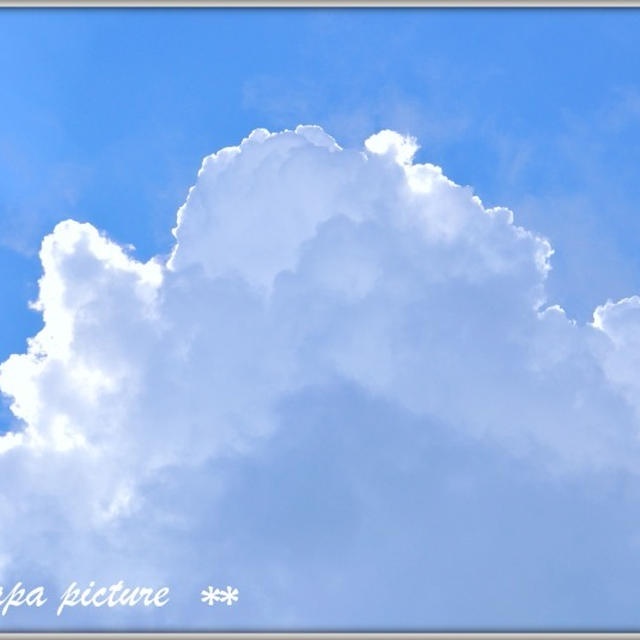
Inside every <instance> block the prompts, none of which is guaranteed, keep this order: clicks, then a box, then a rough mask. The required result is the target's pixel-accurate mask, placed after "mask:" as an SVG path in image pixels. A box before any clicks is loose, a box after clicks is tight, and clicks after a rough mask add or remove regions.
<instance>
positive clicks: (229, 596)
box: [220, 587, 238, 607]
mask: <svg viewBox="0 0 640 640" xmlns="http://www.w3.org/2000/svg"><path fill="white" fill-rule="evenodd" d="M220 601H221V602H226V603H227V606H228V607H230V606H231V605H232V604H233V603H234V602H238V590H237V589H232V588H231V587H227V588H226V589H225V590H224V591H221V592H220Z"/></svg>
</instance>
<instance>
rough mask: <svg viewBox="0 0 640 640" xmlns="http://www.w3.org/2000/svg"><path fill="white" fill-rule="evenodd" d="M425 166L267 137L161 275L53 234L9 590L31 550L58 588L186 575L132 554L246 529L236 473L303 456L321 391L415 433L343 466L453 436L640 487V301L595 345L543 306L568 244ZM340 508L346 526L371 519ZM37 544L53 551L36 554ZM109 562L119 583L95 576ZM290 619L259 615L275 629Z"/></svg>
mask: <svg viewBox="0 0 640 640" xmlns="http://www.w3.org/2000/svg"><path fill="white" fill-rule="evenodd" d="M417 148H418V147H417V143H416V141H415V140H414V139H412V138H410V137H406V136H402V135H400V134H398V133H395V132H392V131H382V132H380V133H378V134H376V135H374V136H372V137H370V138H369V139H368V140H367V141H366V142H365V144H364V147H363V148H362V149H343V148H341V147H340V146H339V145H338V144H337V143H336V141H335V140H333V139H332V138H331V137H330V136H329V135H328V134H327V133H325V132H324V131H323V130H322V129H321V128H319V127H316V126H299V127H297V128H296V129H295V131H284V132H280V133H269V132H268V131H266V130H264V129H257V130H255V131H254V132H252V133H251V134H250V135H249V136H248V137H247V138H246V139H244V140H243V141H242V142H241V144H240V145H239V146H237V147H230V148H226V149H222V150H220V151H218V152H217V153H215V154H213V155H211V156H209V157H207V158H205V160H204V162H203V164H202V167H201V169H200V171H199V173H198V177H197V180H196V183H195V185H194V186H193V187H192V188H191V190H190V191H189V195H188V197H187V199H186V202H185V203H184V205H183V206H182V207H181V208H180V210H179V211H178V216H177V224H176V227H175V229H174V235H175V238H176V243H175V247H174V249H173V252H172V254H171V256H170V258H169V260H168V261H166V262H164V261H163V260H162V259H160V258H153V259H151V260H149V261H148V262H146V263H141V262H139V261H138V260H136V259H135V258H134V257H132V256H131V255H130V254H129V253H128V252H127V250H126V249H125V248H123V247H120V246H118V245H117V244H115V243H114V242H113V241H111V240H109V238H108V237H107V236H106V235H104V234H103V233H101V232H99V231H98V230H96V229H95V228H94V227H93V226H92V225H90V224H80V223H77V222H74V221H72V220H67V221H65V222H61V223H60V224H58V225H57V226H56V227H55V229H54V230H53V232H52V233H51V234H50V235H48V236H47V237H46V238H45V239H44V241H43V243H42V249H41V252H40V258H41V261H42V268H43V275H42V278H41V280H40V283H39V291H40V293H39V298H38V300H37V302H36V303H35V306H36V308H37V309H38V310H39V311H40V312H41V313H42V317H43V321H44V327H43V329H42V331H41V332H40V333H38V334H37V335H36V336H34V337H33V338H31V339H30V340H29V343H28V350H27V352H26V353H23V354H16V355H12V356H11V357H10V358H9V359H8V360H7V361H6V362H4V363H3V364H2V365H1V366H0V390H1V391H2V392H3V393H4V394H5V395H6V396H7V397H8V398H9V400H10V402H11V410H12V412H13V414H14V416H15V423H14V424H13V425H11V430H10V431H9V432H8V433H7V434H6V435H4V436H2V437H1V438H0V452H1V453H2V458H0V463H1V464H2V465H3V467H4V469H5V471H6V472H7V474H8V475H10V477H11V478H12V479H13V480H12V482H11V483H10V485H9V490H8V491H7V493H6V494H5V496H3V497H2V500H1V501H0V513H1V515H2V518H3V523H10V526H7V527H3V533H2V534H0V547H1V548H0V553H2V554H3V557H6V558H8V560H7V562H4V563H3V570H4V572H5V575H8V574H7V573H6V572H7V571H8V569H7V567H10V566H11V565H12V563H13V566H14V567H19V564H20V562H21V561H22V560H24V558H25V554H26V553H27V551H26V549H27V548H28V549H30V551H29V552H28V555H29V564H30V566H31V565H33V566H41V567H45V570H44V571H45V573H46V571H49V572H50V574H47V575H50V576H52V575H54V574H56V575H58V573H59V567H58V565H57V562H58V561H56V560H55V558H54V557H52V556H51V553H50V552H51V549H58V548H62V545H63V542H64V541H65V540H66V541H69V540H75V541H76V543H75V544H77V547H78V550H79V551H78V553H79V555H78V559H77V561H76V562H75V564H74V565H73V566H74V570H76V571H80V570H81V569H82V571H84V572H85V573H87V572H90V571H91V570H94V571H96V572H98V573H100V572H103V573H105V572H106V574H109V575H111V574H113V575H115V574H116V573H117V570H118V569H122V570H124V568H123V567H122V565H121V563H120V562H119V561H118V560H117V559H118V558H124V557H126V558H127V562H128V563H130V564H129V565H128V568H127V571H129V573H133V574H135V575H140V576H147V577H148V576H150V575H151V576H154V577H155V578H158V577H159V575H160V576H163V575H165V574H167V575H169V576H170V575H172V572H174V571H177V569H176V566H175V563H174V565H172V561H171V552H170V549H169V551H168V552H167V557H166V559H165V563H164V564H163V563H162V562H160V560H158V558H157V557H149V556H146V555H145V554H144V552H143V551H142V548H143V547H144V544H143V543H140V544H141V545H142V546H138V547H135V551H134V550H132V549H126V550H123V548H122V545H121V544H120V543H118V540H122V539H124V538H126V537H127V536H129V535H130V534H131V531H132V530H133V529H135V527H140V526H143V524H144V527H145V531H146V535H147V536H148V540H152V541H155V542H160V541H165V542H166V541H168V542H166V544H167V545H168V546H169V547H171V545H174V546H176V547H177V546H178V545H182V546H184V545H185V542H184V539H182V540H181V538H180V536H179V533H176V532H180V531H183V530H184V527H186V526H188V527H192V528H193V527H195V526H196V525H195V524H194V522H195V520H197V522H198V523H199V524H198V525H197V526H198V527H200V528H199V529H198V530H199V531H200V533H199V534H198V535H208V533H207V532H209V533H210V532H212V531H214V530H215V536H217V537H216V540H218V541H223V540H225V536H224V534H223V532H221V531H220V530H219V529H218V528H217V526H216V525H215V523H214V522H215V518H214V522H212V520H211V518H213V516H211V513H214V514H217V516H218V517H219V518H221V519H224V518H225V517H228V516H229V509H231V510H232V511H233V508H232V507H230V506H229V504H228V503H225V502H224V500H225V499H224V493H225V491H226V488H225V487H226V486H227V484H228V483H229V482H230V480H229V477H230V476H232V477H233V475H234V472H233V471H232V470H230V469H233V465H242V464H244V463H243V462H242V461H243V460H247V459H254V460H259V459H260V456H262V455H263V452H264V451H266V450H272V448H273V446H274V444H273V443H278V445H277V446H278V447H284V449H286V446H287V445H286V442H287V441H288V440H295V439H296V438H298V437H300V433H298V432H297V431H296V427H295V425H292V424H291V421H290V420H287V419H286V413H287V407H291V406H293V405H295V402H296V398H305V397H307V396H306V395H305V394H309V393H313V392H314V390H319V389H320V390H321V389H336V388H343V389H349V390H351V392H352V393H354V394H356V395H357V396H358V397H359V398H361V399H362V398H370V399H373V400H374V401H379V402H381V403H384V404H385V406H389V407H393V411H397V412H400V413H401V414H402V415H403V416H404V417H403V418H402V419H400V418H398V417H397V416H396V417H395V418H393V419H390V421H389V423H388V424H385V426H384V429H383V430H382V432H380V431H375V429H374V427H372V426H370V425H369V423H368V422H367V420H363V421H361V422H358V424H359V426H358V429H357V430H355V431H354V430H351V431H349V434H350V435H349V438H350V440H349V444H344V443H343V446H344V450H343V453H344V451H349V455H350V456H353V461H354V464H355V463H356V462H357V460H358V455H359V453H358V452H361V451H363V450H364V449H366V446H367V445H366V443H367V442H369V441H370V440H372V441H375V442H376V446H377V447H379V448H380V449H381V450H382V449H388V450H393V451H394V452H395V454H396V455H397V456H398V458H399V459H402V458H405V457H406V459H409V458H410V457H411V451H410V450H409V449H411V447H412V446H413V445H412V444H411V443H412V442H415V443H419V442H421V439H422V438H423V437H424V431H425V430H426V429H429V424H437V425H439V427H438V428H444V429H445V430H446V431H448V432H451V433H453V434H457V436H459V437H462V438H467V439H468V440H469V442H481V443H483V444H482V446H485V445H486V444H487V443H490V444H491V445H492V446H497V447H499V448H501V449H503V450H504V451H506V452H507V455H509V456H515V457H516V458H526V459H529V460H535V461H536V463H537V464H540V465H542V466H545V467H547V468H548V469H552V470H556V471H561V472H565V471H567V470H573V471H578V472H585V471H589V470H594V469H598V470H602V469H621V470H625V471H628V472H632V473H636V472H637V470H638V462H637V460H638V453H639V451H638V438H637V436H638V429H639V427H640V422H639V420H640V416H639V415H638V411H640V404H639V403H638V382H637V381H638V379H639V376H638V373H640V360H639V359H638V356H637V354H638V352H639V351H638V346H639V343H640V329H639V327H640V301H639V299H638V298H635V297H634V298H628V299H625V300H622V301H620V302H617V303H612V302H608V303H607V304H605V305H603V306H601V307H598V309H596V310H595V313H594V320H593V323H591V324H588V325H578V324H576V323H575V322H573V321H572V320H571V319H570V318H567V317H566V315H565V313H564V312H563V310H562V309H560V308H559V307H557V306H553V305H550V304H549V301H547V300H546V298H545V290H544V282H545V278H546V275H547V273H548V271H549V269H550V264H551V262H550V261H551V256H552V249H551V246H550V244H549V242H548V241H547V240H546V239H545V238H542V237H540V236H539V235H536V234H535V233H534V232H531V231H528V230H526V229H523V228H521V227H519V226H518V225H517V224H516V223H515V222H514V217H513V214H512V213H511V211H509V210H508V209H505V208H502V207H495V208H486V207H485V206H484V205H483V204H482V202H481V200H480V199H479V198H478V197H477V196H476V195H474V194H473V191H472V190H471V189H470V188H469V187H462V186H459V185H457V184H455V183H454V182H452V181H451V180H449V179H448V178H447V177H446V176H445V175H444V174H443V172H442V170H441V169H440V168H439V167H436V166H434V165H431V164H418V163H415V162H414V161H413V157H414V155H415V153H416V150H417ZM354 397H355V396H354ZM332 401H335V398H334V399H333V400H332ZM346 404H347V405H348V403H346ZM300 411H301V412H303V413H304V411H305V409H304V408H302V409H300ZM349 411H350V410H349V409H347V408H345V416H346V415H347V413H349ZM408 416H409V417H408ZM345 419H346V418H345ZM349 419H350V420H351V419H352V417H350V418H349ZM396 420H399V421H400V422H398V423H397V422H396ZM413 420H415V424H413V423H412V424H413V426H412V427H411V430H409V431H408V430H407V428H406V424H408V422H407V421H409V422H411V421H413ZM400 423H401V424H400ZM434 428H435V427H434ZM345 429H346V427H345ZM374 431H375V435H374ZM304 437H305V438H311V439H313V434H311V435H310V434H308V433H306V432H305V435H304ZM283 442H284V443H285V444H283ZM400 442H402V443H403V446H402V447H400V446H399V445H398V443H400ZM394 443H395V444H394ZM415 446H416V447H419V445H418V444H416V445H415ZM322 455H323V454H321V453H318V459H324V458H322ZM280 462H281V463H282V460H280ZM415 464H420V463H419V462H415ZM423 464H425V465H428V464H430V463H429V462H428V461H426V460H425V461H424V462H423ZM392 466H393V465H392ZM223 470H224V471H223ZM273 473H276V474H277V472H276V471H273ZM298 473H299V476H304V475H305V474H308V473H309V469H308V468H306V469H298ZM236 481H237V482H240V481H239V480H237V479H236ZM296 481H298V480H293V482H296ZM317 481H318V482H319V483H322V482H335V483H338V484H340V485H341V486H343V487H348V486H349V483H350V482H353V478H352V477H350V476H349V474H348V473H340V474H338V473H337V472H336V475H335V477H331V474H330V470H329V469H327V473H326V475H325V476H323V475H322V474H320V476H319V478H318V480H317ZM225 483H227V484H225ZM241 484H242V483H241ZM203 486H204V487H206V491H205V490H204V489H203ZM269 486H270V487H271V489H272V490H273V492H274V495H275V494H276V493H277V492H278V491H284V489H283V487H282V485H281V484H279V483H278V482H275V481H273V484H270V485H269ZM245 491H246V492H248V494H251V495H254V494H255V493H256V492H259V490H258V488H257V487H253V488H252V490H249V489H245ZM287 491H288V489H287ZM345 491H347V494H348V495H349V496H351V497H350V498H349V501H347V503H345V505H344V509H342V508H341V509H339V511H340V513H339V515H336V516H335V517H336V518H337V519H340V518H342V519H348V518H349V516H348V513H354V512H358V510H359V509H361V508H362V500H364V501H365V502H366V500H367V499H370V497H369V498H363V496H362V495H361V494H360V493H358V492H357V491H356V493H355V494H352V493H350V491H351V489H349V490H347V489H345ZM159 494H162V498H159V497H158V496H159ZM356 494H357V496H360V497H359V498H357V496H356ZM365 494H366V495H369V493H368V492H366V491H365ZM189 496H190V498H189ZM196 497H197V499H196ZM271 499H274V498H273V495H272V496H271ZM351 500H353V502H352V501H351ZM250 504H251V508H252V509H256V508H258V507H257V506H256V504H255V503H254V502H251V500H250ZM185 505H188V508H187V507H186V506H185ZM225 505H226V506H225ZM237 508H238V507H235V509H237ZM225 509H226V510H225ZM150 514H152V515H153V518H152V520H153V524H150V523H149V517H150ZM207 514H208V515H207ZM281 516H282V517H283V518H287V517H291V518H293V517H294V516H293V515H291V514H281ZM185 523H189V524H188V525H186V524H185ZM318 526H322V525H321V524H320V525H318ZM27 530H30V531H32V532H33V531H34V530H35V531H36V532H37V531H39V532H41V533H42V532H46V536H48V540H49V543H50V545H52V546H50V547H48V548H47V546H46V545H43V544H40V543H33V544H31V546H28V543H32V542H33V540H32V537H33V535H36V534H33V533H32V534H31V536H30V535H25V533H24V532H25V531H27ZM212 535H213V534H212ZM179 540H181V541H180V542H179ZM227 542H228V541H227ZM220 544H226V543H223V542H220ZM245 544H246V545H247V546H249V547H251V546H252V545H253V547H255V548H257V546H256V545H257V541H256V540H255V539H249V540H248V541H247V540H245ZM100 545H107V546H108V547H109V549H110V551H109V553H110V554H111V555H110V558H111V561H110V563H111V566H110V567H109V569H108V570H107V569H105V568H104V567H100V568H98V567H97V566H96V565H95V563H94V562H93V561H92V560H91V557H92V554H93V553H95V550H96V548H98V547H100ZM134 558H135V559H134ZM218 560H219V559H218ZM280 570H283V569H282V566H280ZM106 574H105V575H106ZM93 579H95V578H93ZM271 579H273V580H276V578H274V577H273V575H271ZM280 579H281V580H284V581H285V582H286V579H285V578H283V577H282V576H281V577H280ZM276 581H277V580H276ZM273 606H274V605H273V603H270V602H269V601H268V598H267V599H265V600H264V601H261V602H260V603H259V604H256V607H258V608H259V607H262V610H263V611H271V614H273V615H274V616H275V617H274V618H273V619H276V618H277V615H276V614H275V613H273V611H272V609H270V607H271V608H272V607H273ZM271 614H267V613H265V614H264V615H265V616H266V617H265V618H264V619H266V620H268V619H269V617H268V615H271ZM277 619H281V618H277ZM284 619H286V616H285V618H284Z"/></svg>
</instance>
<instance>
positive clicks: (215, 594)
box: [200, 587, 220, 606]
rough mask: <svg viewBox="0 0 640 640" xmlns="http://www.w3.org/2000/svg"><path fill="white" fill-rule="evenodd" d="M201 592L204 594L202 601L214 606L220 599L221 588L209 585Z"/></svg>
mask: <svg viewBox="0 0 640 640" xmlns="http://www.w3.org/2000/svg"><path fill="white" fill-rule="evenodd" d="M200 593H201V594H202V602H206V603H207V604H208V605H209V606H212V605H213V603H214V602H218V601H219V600H220V589H214V588H213V587H207V588H206V589H204V590H203V591H201V592H200Z"/></svg>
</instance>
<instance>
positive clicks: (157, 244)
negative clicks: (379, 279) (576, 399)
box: [0, 9, 640, 357]
mask: <svg viewBox="0 0 640 640" xmlns="http://www.w3.org/2000/svg"><path fill="white" fill-rule="evenodd" d="M639 27H640V12H638V11H635V10H632V9H630V10H619V9H611V10H606V9H594V10H585V9H583V10H560V9H558V10H554V11H550V10H543V9H540V10H525V9H511V10H509V9H502V10H492V9H477V10H461V9H450V10H433V9H431V10H408V9H402V10H393V11H390V10H340V11H337V10H333V11H331V10H317V9H316V10H284V9H277V10H250V9H242V10H234V11H232V10H215V11H213V10H178V9H174V10H160V9H156V10H139V9H135V10H104V9H95V10H71V9H62V10H60V9H58V10H54V9H52V10H42V9H24V10H9V9H4V10H3V11H2V14H1V19H0V64H1V65H2V78H3V82H2V83H1V86H0V104H2V115H3V117H2V119H1V121H0V127H1V129H0V140H1V147H0V163H1V164H0V166H1V167H2V171H1V172H0V180H1V183H0V194H1V196H0V198H1V199H0V216H1V218H0V221H1V222H0V262H1V264H2V268H3V271H4V272H10V273H11V274H12V277H11V278H3V279H2V282H0V286H1V287H2V290H1V291H0V298H1V299H2V301H3V305H2V306H3V312H2V314H1V320H0V321H1V322H2V325H0V326H1V330H0V356H2V357H4V356H6V355H8V354H9V353H11V352H12V351H15V350H17V349H19V348H20V346H21V345H23V343H24V339H25V337H26V336H27V335H31V333H32V332H33V329H34V328H35V327H37V326H38V322H39V319H38V318H37V317H36V315H35V314H32V313H29V312H28V311H26V310H25V302H26V301H27V300H29V299H30V298H32V297H34V295H35V293H36V291H35V279H36V278H37V276H38V272H39V263H38V260H37V258H36V252H37V249H38V247H39V243H40V240H41V238H42V236H43V234H44V233H46V232H49V231H50V230H51V229H52V227H53V225H54V224H55V222H57V221H58V220H60V219H62V218H64V217H73V218H74V219H78V220H87V221H90V222H93V223H94V224H95V225H96V226H98V227H99V228H103V229H108V231H109V234H110V235H111V237H113V238H114V239H116V240H118V241H120V242H123V243H132V244H134V245H135V246H136V248H137V254H136V255H138V256H140V257H142V258H146V257H149V256H150V255H153V254H155V253H158V252H168V251H169V249H170V247H171V243H172V238H171V236H170V233H169V230H170V228H171V226H172V225H173V221H174V218H175V211H176V209H177V208H178V206H179V205H180V204H181V203H182V202H183V201H184V197H185V195H186V191H187V189H188V186H189V185H190V184H192V182H193V178H194V174H195V172H196V170H197V168H198V166H199V164H200V161H201V159H202V158H203V157H204V156H205V155H207V154H208V153H211V152H212V151H213V150H215V149H218V148H220V147H222V146H226V145H229V144H235V143H236V142H237V141H238V140H239V139H241V138H242V137H243V136H244V135H246V134H247V132H248V131H250V130H252V129H253V128H255V127H256V126H264V127H266V128H268V129H270V130H278V129H281V128H286V127H289V128H291V127H293V126H295V125H296V124H298V123H300V122H302V123H307V122H309V123H311V122H312V123H317V124H320V125H322V126H324V127H325V128H326V129H327V130H328V131H330V132H331V133H332V135H334V137H335V138H336V139H337V140H338V141H339V142H340V143H341V144H343V145H355V144H361V142H362V139H363V138H364V137H366V136H368V135H369V134H371V133H372V132H375V131H377V130H379V129H382V128H385V127H387V128H392V129H396V130H398V131H401V132H408V133H411V134H412V135H414V136H416V137H417V138H418V139H419V141H420V143H421V145H422V149H421V151H420V153H419V156H418V158H419V159H421V160H428V161H429V162H434V163H435V164H439V165H440V166H442V167H443V168H444V170H445V172H446V173H447V175H449V176H450V177H451V178H452V179H454V180H455V181H456V182H458V183H461V184H470V185H472V186H473V187H474V189H475V191H476V192H477V193H478V194H479V195H480V197H481V198H482V199H483V201H485V202H486V203H487V204H489V205H493V204H500V205H504V206H510V207H511V208H513V209H514V210H515V211H516V222H518V223H520V224H523V225H524V226H526V227H527V228H532V229H534V230H536V231H538V232H541V233H543V234H546V235H547V236H548V237H550V239H551V240H552V243H553V246H554V249H555V250H556V255H555V257H554V261H553V265H554V273H553V274H552V276H551V280H550V285H549V289H550V292H551V294H552V296H553V297H554V298H555V299H557V300H558V301H559V302H560V303H562V304H564V305H565V306H566V308H567V310H568V311H569V312H570V314H572V315H575V316H577V317H580V318H582V319H586V318H587V317H589V315H590V313H591V311H592V309H593V308H594V306H595V305H596V304H598V303H600V302H602V301H603V300H605V299H606V298H607V297H612V298H614V299H615V298H617V297H619V296H622V295H627V294H628V293H629V292H630V291H636V290H638V289H639V288H640V282H639V277H640V276H639V275H638V274H639V273H640V269H639V265H638V256H637V251H636V250H635V246H636V245H635V243H634V242H633V239H634V238H635V237H636V235H637V234H638V233H639V231H640V229H639V228H638V224H639V223H638V222H637V220H638V216H637V213H636V202H637V201H638V197H639V195H640V194H639V190H640V187H639V186H638V181H637V176H636V166H637V164H638V160H639V157H638V156H639V155H640V144H639V140H638V136H639V135H640V88H639V85H638V83H639V78H638V68H639V66H640V47H639V46H638V44H637V38H636V34H637V33H638V28H639ZM594 251H595V252H596V253H597V255H598V256H599V259H598V260H594V258H593V253H594Z"/></svg>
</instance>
